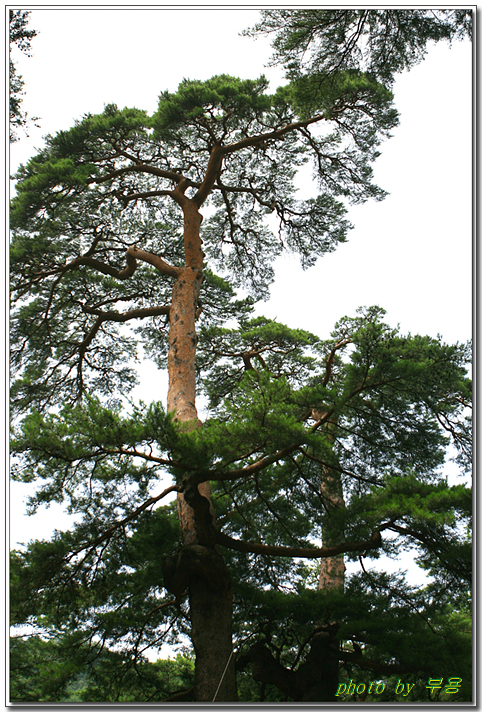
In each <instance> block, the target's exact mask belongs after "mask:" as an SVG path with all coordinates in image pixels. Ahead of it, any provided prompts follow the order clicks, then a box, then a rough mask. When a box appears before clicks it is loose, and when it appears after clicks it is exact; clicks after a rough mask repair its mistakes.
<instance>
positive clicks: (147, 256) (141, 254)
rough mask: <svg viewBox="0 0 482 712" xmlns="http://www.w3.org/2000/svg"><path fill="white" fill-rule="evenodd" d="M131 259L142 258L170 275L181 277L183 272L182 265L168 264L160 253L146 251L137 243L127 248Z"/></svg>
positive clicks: (161, 271)
mask: <svg viewBox="0 0 482 712" xmlns="http://www.w3.org/2000/svg"><path fill="white" fill-rule="evenodd" d="M129 258H130V259H131V260H134V261H135V260H136V259H138V260H142V261H143V262H147V263H148V264H150V265H153V266H154V267H155V268H156V269H157V270H159V272H160V273H161V274H165V275H167V276H169V277H175V278H176V279H177V277H179V276H180V275H181V274H182V269H181V268H180V267H175V266H174V265H170V264H168V263H167V262H166V261H165V260H163V259H162V257H159V255H154V254H153V253H152V252H146V250H141V249H139V248H138V247H136V246H135V245H130V247H128V248H127V259H129Z"/></svg>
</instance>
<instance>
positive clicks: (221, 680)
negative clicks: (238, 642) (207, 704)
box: [213, 648, 234, 702]
mask: <svg viewBox="0 0 482 712" xmlns="http://www.w3.org/2000/svg"><path fill="white" fill-rule="evenodd" d="M233 653H234V648H233V650H231V653H230V655H229V658H228V662H227V663H226V667H225V668H224V672H223V674H222V675H221V679H220V681H219V685H218V689H217V690H216V692H215V693H214V697H213V702H215V701H216V697H217V696H218V692H219V688H220V687H221V685H222V683H223V680H224V676H225V675H226V670H227V669H228V665H229V663H230V662H231V658H232V657H233Z"/></svg>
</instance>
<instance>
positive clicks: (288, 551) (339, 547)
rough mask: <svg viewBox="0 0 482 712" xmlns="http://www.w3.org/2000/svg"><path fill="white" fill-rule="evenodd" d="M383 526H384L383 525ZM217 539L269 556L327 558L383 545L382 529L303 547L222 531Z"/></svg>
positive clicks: (226, 545)
mask: <svg viewBox="0 0 482 712" xmlns="http://www.w3.org/2000/svg"><path fill="white" fill-rule="evenodd" d="M382 528H383V527H382ZM215 541H216V543H217V544H220V545H221V546H225V547H226V548H227V549H233V550H234V551H243V552H247V553H252V554H265V555H267V556H295V557H302V558H304V559H326V558H329V557H331V556H337V555H338V554H346V553H348V552H351V551H368V550H369V549H378V548H379V547H380V546H381V545H382V537H381V535H380V530H379V529H377V531H375V532H374V533H373V534H372V536H371V538H370V539H368V540H366V541H359V542H354V543H348V542H345V543H344V544H336V545H335V546H323V547H321V548H319V549H317V548H311V547H310V548H308V549H307V548H302V547H292V546H269V545H267V544H258V543H256V542H246V541H240V540H239V539H233V538H232V537H230V536H228V535H227V534H223V533H222V532H216V533H215Z"/></svg>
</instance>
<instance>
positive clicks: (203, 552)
mask: <svg viewBox="0 0 482 712" xmlns="http://www.w3.org/2000/svg"><path fill="white" fill-rule="evenodd" d="M219 166H220V158H219V157H217V158H216V160H215V161H213V160H212V161H210V165H209V166H208V171H207V174H206V176H207V177H206V179H205V181H204V183H203V184H202V185H201V187H200V189H199V191H198V200H197V201H195V200H194V199H189V198H187V197H186V196H185V195H184V192H183V190H185V188H186V187H187V184H185V185H184V186H183V185H182V182H181V183H180V184H179V185H178V187H177V188H176V190H175V191H174V192H173V197H174V199H175V200H176V202H177V203H178V204H179V205H180V206H181V208H182V210H183V214H184V252H185V266H184V267H183V268H182V269H180V270H178V273H177V274H176V275H175V276H176V281H175V283H174V287H173V290H172V300H171V307H170V310H169V324H170V326H169V355H168V372H169V391H168V398H167V407H168V410H169V412H171V413H173V414H174V416H175V420H176V421H177V422H178V423H180V424H182V426H183V427H186V428H188V429H192V428H197V427H200V426H201V422H200V420H199V418H198V414H197V409H196V371H195V357H196V343H197V336H196V323H195V319H196V308H197V303H198V297H199V291H200V288H201V284H202V280H203V272H202V269H203V258H204V254H203V251H202V241H201V237H200V225H201V222H202V216H201V214H200V213H199V205H200V204H201V203H202V195H203V194H204V193H205V194H207V193H208V192H209V190H210V187H211V185H212V181H213V180H214V179H215V173H216V167H219ZM200 194H201V195H200ZM156 266H157V265H156ZM184 485H185V487H184V493H179V494H178V502H177V506H178V513H179V520H180V524H181V530H182V537H183V543H184V549H183V550H182V552H181V555H180V556H179V557H178V558H177V559H176V560H175V561H174V560H172V559H170V560H169V561H168V562H167V565H166V567H165V571H167V570H169V576H168V579H167V580H166V581H165V584H166V587H168V588H169V590H171V591H173V592H174V593H175V594H176V597H177V598H178V600H179V598H180V596H181V594H182V593H183V592H184V590H185V589H186V588H187V589H188V592H189V606H190V616H191V624H192V627H191V639H192V642H193V645H194V650H195V653H196V665H195V684H194V688H195V697H196V701H197V702H212V701H213V700H214V699H216V700H217V701H219V702H227V701H235V700H236V699H237V695H236V676H235V670H234V658H233V655H232V652H233V648H232V631H231V623H232V595H233V594H232V582H231V578H230V576H229V572H228V571H227V569H226V566H225V564H224V560H223V557H222V556H221V554H220V553H219V552H218V551H217V550H216V547H215V542H214V531H213V526H214V513H213V508H212V503H211V493H210V487H209V482H202V483H200V484H191V483H190V482H189V478H187V480H186V481H185V483H184ZM188 500H189V503H188Z"/></svg>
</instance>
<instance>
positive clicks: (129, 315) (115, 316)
mask: <svg viewBox="0 0 482 712" xmlns="http://www.w3.org/2000/svg"><path fill="white" fill-rule="evenodd" d="M170 308H171V307H169V306H163V307H145V308H144V309H131V310H130V311H127V312H124V313H123V314H119V312H115V311H107V312H103V311H100V309H92V308H91V307H87V306H83V307H82V311H84V312H86V314H93V315H94V316H98V317H101V318H102V321H117V322H124V321H129V319H145V317H147V316H160V315H162V314H169V311H170ZM89 343H90V342H89Z"/></svg>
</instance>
